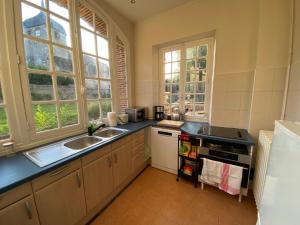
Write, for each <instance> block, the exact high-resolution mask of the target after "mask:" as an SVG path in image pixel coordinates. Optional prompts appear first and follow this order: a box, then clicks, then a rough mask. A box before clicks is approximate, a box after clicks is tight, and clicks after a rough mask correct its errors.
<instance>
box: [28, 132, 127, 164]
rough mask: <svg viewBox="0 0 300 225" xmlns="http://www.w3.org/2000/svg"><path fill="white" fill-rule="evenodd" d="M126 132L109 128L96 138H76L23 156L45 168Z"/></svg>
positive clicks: (85, 136)
mask: <svg viewBox="0 0 300 225" xmlns="http://www.w3.org/2000/svg"><path fill="white" fill-rule="evenodd" d="M125 132H128V130H125V129H119V128H112V127H108V128H104V129H102V130H100V131H98V132H96V133H95V134H94V136H87V135H84V136H79V137H75V138H72V139H69V140H64V141H60V142H57V143H54V144H51V145H47V146H44V147H39V148H36V149H32V150H30V151H27V152H24V153H23V154H24V155H25V156H26V157H27V158H28V159H30V160H31V161H32V162H34V163H35V164H36V165H38V166H39V167H44V166H47V165H49V164H52V163H54V162H57V161H59V160H61V159H64V158H66V157H68V156H71V155H73V154H76V153H77V152H79V151H83V150H85V149H87V148H89V147H92V146H94V145H97V144H99V143H101V142H103V141H108V140H109V139H111V138H113V137H116V136H119V135H121V134H123V133H125Z"/></svg>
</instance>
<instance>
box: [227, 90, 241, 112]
mask: <svg viewBox="0 0 300 225" xmlns="http://www.w3.org/2000/svg"><path fill="white" fill-rule="evenodd" d="M240 93H241V92H239V91H227V92H226V94H225V101H226V103H225V109H228V110H239V109H240V107H241V94H240Z"/></svg>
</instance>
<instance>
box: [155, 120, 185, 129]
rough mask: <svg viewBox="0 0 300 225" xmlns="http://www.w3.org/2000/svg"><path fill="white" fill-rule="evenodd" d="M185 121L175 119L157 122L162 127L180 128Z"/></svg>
mask: <svg viewBox="0 0 300 225" xmlns="http://www.w3.org/2000/svg"><path fill="white" fill-rule="evenodd" d="M183 124H184V122H182V121H174V120H162V121H160V122H158V123H157V126H160V127H170V128H180V127H181V126H182V125H183Z"/></svg>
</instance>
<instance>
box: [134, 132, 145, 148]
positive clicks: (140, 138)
mask: <svg viewBox="0 0 300 225" xmlns="http://www.w3.org/2000/svg"><path fill="white" fill-rule="evenodd" d="M144 143H145V135H144V134H142V135H139V136H137V137H136V138H135V139H134V144H135V145H140V144H144Z"/></svg>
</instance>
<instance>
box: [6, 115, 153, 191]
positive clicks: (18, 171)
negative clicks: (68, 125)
mask: <svg viewBox="0 0 300 225" xmlns="http://www.w3.org/2000/svg"><path fill="white" fill-rule="evenodd" d="M154 124H156V121H153V120H145V121H142V122H139V123H128V124H126V125H121V126H118V127H119V128H122V129H127V130H129V132H126V133H125V134H123V135H120V136H118V137H115V138H113V139H111V140H109V141H107V142H102V143H99V145H96V146H93V147H91V148H89V149H86V150H84V151H81V152H78V153H76V154H74V155H71V156H69V157H67V158H64V159H62V160H59V161H57V162H55V163H53V164H50V165H48V166H45V167H42V168H41V167H39V166H37V165H35V164H34V163H33V162H31V161H30V160H29V159H27V158H26V157H25V156H24V155H23V154H22V153H21V152H20V153H17V154H15V155H12V156H4V157H1V158H0V194H1V193H3V192H5V191H8V190H10V189H12V188H14V187H17V186H18V185H21V184H24V183H26V182H28V181H31V180H32V179H34V178H37V177H39V176H41V175H43V174H45V173H47V172H50V171H51V170H54V169H56V168H58V167H60V166H62V165H64V164H66V163H68V162H71V161H73V160H75V159H78V158H81V157H82V156H84V155H87V154H89V153H91V152H93V151H95V150H97V149H99V148H101V147H103V146H105V145H108V144H111V143H113V142H114V141H116V140H118V139H120V138H122V137H125V136H127V135H130V134H132V133H134V132H136V131H139V130H141V129H143V128H146V127H148V126H152V125H154Z"/></svg>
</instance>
